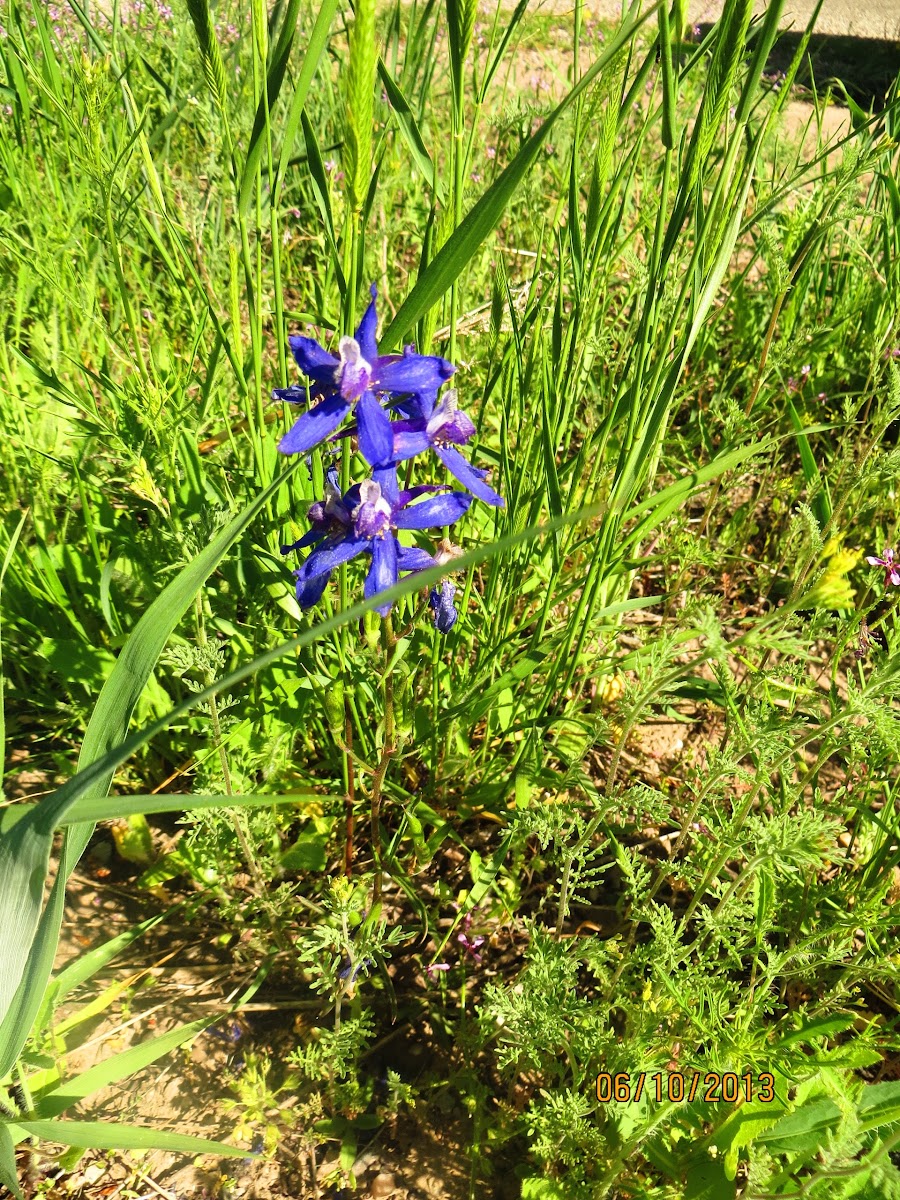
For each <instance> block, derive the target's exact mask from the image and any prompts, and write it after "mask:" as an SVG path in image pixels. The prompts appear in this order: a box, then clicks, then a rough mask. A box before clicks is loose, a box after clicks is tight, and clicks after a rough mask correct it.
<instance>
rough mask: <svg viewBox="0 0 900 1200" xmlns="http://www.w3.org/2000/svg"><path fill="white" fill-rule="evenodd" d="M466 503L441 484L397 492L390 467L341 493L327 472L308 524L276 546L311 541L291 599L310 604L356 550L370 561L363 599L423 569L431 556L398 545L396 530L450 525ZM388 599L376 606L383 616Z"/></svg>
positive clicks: (462, 494)
mask: <svg viewBox="0 0 900 1200" xmlns="http://www.w3.org/2000/svg"><path fill="white" fill-rule="evenodd" d="M439 491H440V492H444V493H445V494H444V495H441V496H431V497H429V498H428V499H427V500H422V501H420V502H419V503H418V504H413V503H412V501H413V500H416V499H418V497H419V496H421V495H423V494H424V493H426V492H439ZM471 503H472V497H471V496H468V495H466V493H465V492H448V490H447V489H446V488H444V487H443V486H442V485H437V484H435V485H428V484H426V485H422V486H419V487H415V488H410V489H408V490H404V491H401V490H400V489H399V487H398V484H397V471H396V468H395V467H393V466H390V467H381V468H376V469H375V471H374V472H373V477H372V478H371V479H366V480H364V481H363V482H362V483H360V484H355V485H354V486H353V487H352V488H350V489H349V490H348V491H347V492H345V494H344V495H343V496H341V494H340V490H339V489H338V487H337V473H336V472H333V471H332V472H329V478H328V482H327V484H326V489H325V499H324V500H323V501H319V502H317V503H316V504H313V506H312V507H311V508H310V510H309V519H310V521H311V522H312V529H311V530H310V531H309V533H306V534H304V536H303V537H302V538H300V540H299V541H298V542H295V543H294V544H293V545H292V546H282V548H281V552H282V554H288V553H290V551H291V550H298V549H301V548H302V547H305V546H312V545H315V546H316V549H314V550H313V552H312V553H311V554H310V555H309V557H308V558H307V559H306V561H305V562H304V563H303V565H302V566H301V567H300V568H299V570H297V571H295V572H294V575H295V578H296V580H297V603H298V604H299V605H300V607H301V608H303V609H306V608H311V607H312V606H313V605H314V604H317V603H318V601H319V600H320V599H321V598H322V594H323V592H324V591H325V587H326V585H327V583H328V580H329V579H330V577H331V572H332V571H333V570H334V569H335V567H339V566H340V565H341V564H342V563H345V562H350V560H351V559H353V558H356V556H357V555H359V554H370V555H371V556H372V563H371V566H370V567H369V572H368V574H367V576H366V583H365V590H364V594H365V596H366V599H369V598H370V597H371V596H375V595H377V594H378V593H379V592H383V591H385V590H386V589H387V588H390V587H393V586H394V584H395V583H396V582H397V579H398V576H399V572H400V571H423V570H425V568H426V567H433V566H434V565H435V560H434V559H433V558H432V556H431V555H430V554H429V553H428V552H427V551H425V550H420V549H419V548H418V547H416V546H402V545H401V544H400V542H399V541H398V540H397V536H396V534H397V531H398V530H401V529H431V528H433V527H435V526H439V525H452V524H453V522H454V521H456V520H458V519H459V518H460V517H461V516H462V515H463V513H464V512H465V511H466V510H467V509H468V507H469V505H470V504H471ZM390 610H391V605H390V604H384V605H382V606H381V607H380V608H378V609H377V612H379V613H380V614H381V616H383V617H384V616H387V614H388V613H389V612H390Z"/></svg>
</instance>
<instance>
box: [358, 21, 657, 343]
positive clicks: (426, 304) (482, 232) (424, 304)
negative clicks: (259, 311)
mask: <svg viewBox="0 0 900 1200" xmlns="http://www.w3.org/2000/svg"><path fill="white" fill-rule="evenodd" d="M639 11H640V5H639V4H638V3H637V2H635V3H633V4H632V5H631V8H630V9H629V10H628V15H627V17H626V19H625V21H624V23H623V24H622V25H621V27H620V28H619V29H618V31H617V32H616V34H615V36H614V37H613V38H612V39H611V40H610V42H609V44H608V45H607V46H606V47H605V49H604V52H603V54H601V55H600V57H599V58H598V59H597V61H596V62H595V63H594V64H593V66H591V68H590V69H589V70H588V71H586V72H585V74H584V75H583V76H582V77H581V79H580V80H579V81H578V83H577V84H576V85H575V87H573V88H572V90H571V91H570V92H569V94H568V95H567V96H566V97H565V98H564V99H563V100H562V101H561V103H560V104H558V105H557V106H556V108H555V109H554V110H553V112H551V113H550V115H549V116H548V117H547V119H546V121H544V123H543V125H541V127H540V128H539V129H537V130H536V131H535V132H534V133H533V134H532V135H531V137H530V138H529V139H528V140H527V141H526V142H525V144H524V146H522V148H521V150H520V151H519V152H518V154H517V155H516V157H515V158H514V159H513V160H512V162H511V163H510V164H509V166H508V167H506V169H505V170H504V171H503V172H502V174H501V175H500V176H499V177H498V178H497V179H496V180H495V182H494V183H493V184H492V185H491V186H490V187H489V188H488V190H487V191H486V192H485V193H484V195H483V196H482V197H481V199H480V200H479V201H478V202H477V203H476V204H475V205H474V207H473V208H472V209H471V210H470V211H469V212H468V213H467V215H466V217H465V218H464V220H463V221H462V223H461V224H460V225H459V226H458V227H457V228H456V229H455V230H454V231H453V233H452V234H451V236H450V237H449V238H448V240H447V241H446V242H445V244H444V245H443V246H442V247H441V249H440V250H439V251H438V253H437V254H436V255H435V256H434V258H433V259H432V260H431V262H430V263H429V264H428V266H427V268H426V269H425V272H424V273H423V274H422V275H420V277H419V279H418V280H417V282H416V284H415V286H414V287H413V289H412V291H411V292H410V293H409V295H408V296H407V297H406V299H405V300H404V301H403V303H402V304H401V305H400V308H399V310H398V312H397V314H396V316H395V317H394V319H393V321H391V323H390V325H389V326H388V327H387V329H386V330H384V332H383V333H382V335H381V340H380V342H379V350H380V352H381V353H382V354H386V353H387V352H388V351H390V350H392V349H393V348H394V347H395V346H398V345H399V344H400V343H401V342H402V341H403V339H404V337H405V336H406V335H407V334H408V333H409V332H410V330H411V329H412V328H413V326H414V325H415V324H416V322H417V321H419V320H420V319H421V318H422V317H423V316H424V315H425V314H426V313H427V312H428V310H429V309H430V308H431V306H432V305H433V304H436V303H437V302H438V301H439V300H440V299H441V297H442V296H443V295H444V293H445V292H446V291H447V290H448V289H449V288H450V287H451V285H452V284H453V282H454V280H456V279H458V278H459V276H460V274H461V273H462V272H463V270H464V269H465V267H466V266H467V265H468V263H469V262H470V261H471V260H472V258H473V257H474V256H475V254H476V253H477V252H478V249H479V247H480V246H481V244H482V242H484V241H485V239H486V238H487V237H488V236H489V235H490V234H491V233H493V231H494V230H495V229H496V228H497V226H498V225H499V223H500V220H501V218H502V217H503V214H504V212H505V211H506V208H507V205H508V204H509V202H510V200H511V199H512V197H513V194H514V193H515V191H516V189H517V188H518V186H519V184H520V183H521V182H522V180H523V179H524V178H525V176H526V175H527V174H528V172H529V170H530V169H531V167H532V165H533V164H534V161H535V159H536V158H537V156H538V154H539V153H540V150H541V147H542V146H543V144H544V142H545V141H546V140H547V138H548V137H549V136H550V132H551V130H552V129H553V127H554V125H555V124H556V122H557V121H558V120H559V118H560V117H561V116H562V115H563V113H565V112H566V111H567V110H568V108H569V107H570V105H572V104H573V103H574V101H575V100H577V98H578V97H579V96H580V95H581V94H582V93H583V92H584V91H585V89H586V88H588V87H589V86H590V85H591V83H593V81H594V80H595V79H596V78H597V76H598V75H599V74H600V72H601V71H602V70H603V69H604V68H605V67H606V66H608V64H609V63H610V62H611V61H612V59H613V58H615V56H616V54H618V52H619V50H621V48H622V47H623V46H624V45H625V43H626V42H628V41H629V39H630V38H632V37H633V36H634V34H635V32H636V31H637V29H638V27H639V26H640V25H642V24H643V22H644V21H645V20H646V19H647V17H648V16H649V15H650V13H649V12H648V13H645V14H644V16H643V17H640V18H638V15H637V14H638V13H639ZM650 11H651V12H652V9H651V10H650ZM451 44H452V38H451Z"/></svg>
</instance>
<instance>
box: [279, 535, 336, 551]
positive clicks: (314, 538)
mask: <svg viewBox="0 0 900 1200" xmlns="http://www.w3.org/2000/svg"><path fill="white" fill-rule="evenodd" d="M325 536H326V535H325V534H324V533H323V532H322V530H321V529H310V530H309V532H308V533H304V535H303V537H302V538H300V540H299V541H297V542H291V544H290V545H289V546H282V547H281V553H282V554H291V553H292V552H293V551H294V550H305V549H306V547H307V546H314V545H315V544H316V542H321V541H322V540H323V539H324V538H325Z"/></svg>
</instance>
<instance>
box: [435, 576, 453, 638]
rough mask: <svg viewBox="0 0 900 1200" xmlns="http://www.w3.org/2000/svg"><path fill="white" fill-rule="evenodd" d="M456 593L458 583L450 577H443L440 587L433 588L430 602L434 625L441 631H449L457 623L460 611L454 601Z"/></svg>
mask: <svg viewBox="0 0 900 1200" xmlns="http://www.w3.org/2000/svg"><path fill="white" fill-rule="evenodd" d="M455 595H456V584H455V583H451V582H450V580H449V579H442V580H441V585H440V589H438V588H432V589H431V593H430V595H429V597H428V603H429V604H430V605H431V610H432V612H433V613H434V627H435V629H437V631H438V632H439V633H449V632H450V630H451V629H452V628H453V626H454V625H455V624H456V618H457V617H458V616H459V613H458V612H457V610H456V606H455V605H454V603H453V597H454V596H455Z"/></svg>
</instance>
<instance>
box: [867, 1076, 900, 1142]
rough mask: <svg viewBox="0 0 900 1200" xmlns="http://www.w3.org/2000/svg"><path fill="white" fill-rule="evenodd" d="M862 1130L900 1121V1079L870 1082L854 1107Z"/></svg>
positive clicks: (878, 1127)
mask: <svg viewBox="0 0 900 1200" xmlns="http://www.w3.org/2000/svg"><path fill="white" fill-rule="evenodd" d="M856 1115H857V1116H858V1117H859V1121H860V1125H861V1127H862V1130H863V1132H868V1131H869V1130H870V1129H880V1128H881V1126H882V1125H892V1124H894V1122H896V1121H900V1081H898V1080H893V1081H891V1082H889V1083H870V1084H869V1085H868V1086H867V1087H866V1089H865V1091H864V1092H863V1094H862V1098H861V1099H860V1101H859V1104H858V1106H857V1109H856Z"/></svg>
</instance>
